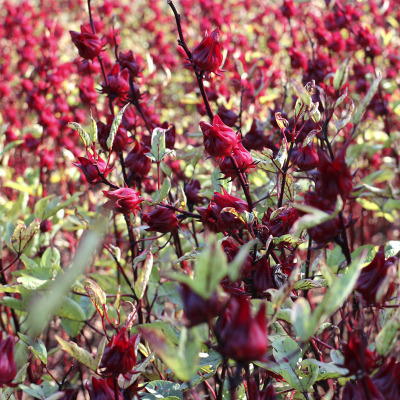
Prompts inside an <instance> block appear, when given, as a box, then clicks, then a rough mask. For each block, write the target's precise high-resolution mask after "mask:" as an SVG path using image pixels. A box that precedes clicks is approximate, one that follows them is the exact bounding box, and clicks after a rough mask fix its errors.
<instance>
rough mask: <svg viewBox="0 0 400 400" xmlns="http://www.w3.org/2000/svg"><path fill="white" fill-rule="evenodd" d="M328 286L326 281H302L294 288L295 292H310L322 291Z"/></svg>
mask: <svg viewBox="0 0 400 400" xmlns="http://www.w3.org/2000/svg"><path fill="white" fill-rule="evenodd" d="M325 286H327V282H326V280H325V279H318V280H312V279H302V280H300V281H298V282H297V283H296V285H295V286H294V288H295V290H310V289H320V288H322V287H325Z"/></svg>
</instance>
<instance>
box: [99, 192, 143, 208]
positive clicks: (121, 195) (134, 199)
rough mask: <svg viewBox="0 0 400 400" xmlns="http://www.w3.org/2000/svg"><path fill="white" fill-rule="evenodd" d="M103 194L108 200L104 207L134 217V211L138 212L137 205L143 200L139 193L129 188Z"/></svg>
mask: <svg viewBox="0 0 400 400" xmlns="http://www.w3.org/2000/svg"><path fill="white" fill-rule="evenodd" d="M103 193H104V195H105V196H106V197H107V198H108V199H109V200H108V201H107V203H106V204H104V207H105V208H108V209H110V210H113V211H116V212H120V213H122V214H130V213H132V214H134V215H135V212H136V210H139V204H140V203H141V202H142V201H143V200H144V199H143V197H140V193H139V192H136V191H135V190H133V189H130V188H120V189H117V190H109V191H106V190H103Z"/></svg>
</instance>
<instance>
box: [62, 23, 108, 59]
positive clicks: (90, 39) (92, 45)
mask: <svg viewBox="0 0 400 400" xmlns="http://www.w3.org/2000/svg"><path fill="white" fill-rule="evenodd" d="M69 33H70V35H71V39H72V42H73V43H74V45H75V46H76V48H77V49H78V52H79V55H80V56H81V57H82V58H84V59H85V60H93V59H94V58H96V57H98V56H99V55H100V53H101V52H102V50H103V43H102V42H101V40H100V39H99V37H98V36H97V35H95V34H94V33H93V32H92V31H91V29H90V28H89V27H86V26H84V25H82V26H81V33H79V32H74V31H69Z"/></svg>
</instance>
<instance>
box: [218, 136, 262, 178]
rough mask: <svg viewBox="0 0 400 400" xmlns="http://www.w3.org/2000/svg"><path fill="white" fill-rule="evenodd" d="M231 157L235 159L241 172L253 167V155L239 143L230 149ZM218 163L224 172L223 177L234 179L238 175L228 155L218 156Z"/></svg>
mask: <svg viewBox="0 0 400 400" xmlns="http://www.w3.org/2000/svg"><path fill="white" fill-rule="evenodd" d="M232 157H233V159H234V160H235V161H236V165H237V167H238V169H239V171H240V172H242V173H244V172H247V171H248V170H249V169H250V168H253V167H254V162H253V157H252V156H251V154H250V153H249V152H248V151H247V150H246V149H245V148H244V147H243V145H242V144H241V143H238V144H237V145H236V146H235V147H234V148H233V149H232ZM218 165H219V169H220V170H221V172H222V173H223V174H224V178H231V179H236V178H237V177H238V176H237V172H236V170H235V168H234V166H233V164H232V161H231V159H230V157H223V158H220V159H219V161H218Z"/></svg>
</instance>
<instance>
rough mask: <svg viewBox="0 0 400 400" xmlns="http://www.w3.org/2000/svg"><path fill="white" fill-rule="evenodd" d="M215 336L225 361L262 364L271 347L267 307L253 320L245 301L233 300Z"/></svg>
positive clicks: (218, 325) (234, 298)
mask: <svg viewBox="0 0 400 400" xmlns="http://www.w3.org/2000/svg"><path fill="white" fill-rule="evenodd" d="M215 334H216V336H217V340H218V351H219V352H220V353H221V354H223V355H225V356H226V357H230V358H233V359H234V360H236V361H242V362H248V361H255V360H261V359H262V358H263V357H264V354H265V352H266V351H267V347H268V340H267V328H266V322H265V303H263V304H262V305H261V307H260V310H259V311H258V313H257V315H256V316H255V317H253V316H252V315H251V307H250V302H249V301H248V300H247V299H246V298H245V297H243V296H238V297H232V298H231V301H230V302H229V305H228V307H227V308H226V309H225V311H224V313H223V314H222V316H221V317H220V318H219V319H218V321H217V324H216V327H215Z"/></svg>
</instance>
